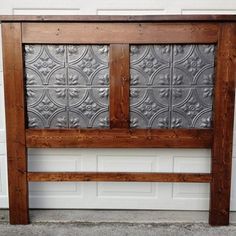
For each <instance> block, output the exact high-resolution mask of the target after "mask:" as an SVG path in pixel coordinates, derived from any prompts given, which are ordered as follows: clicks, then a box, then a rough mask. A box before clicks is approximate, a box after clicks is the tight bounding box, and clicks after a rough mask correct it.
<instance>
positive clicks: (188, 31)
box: [22, 23, 218, 44]
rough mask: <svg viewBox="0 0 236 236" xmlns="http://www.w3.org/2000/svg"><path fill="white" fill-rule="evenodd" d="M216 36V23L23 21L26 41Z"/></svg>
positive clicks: (193, 39) (178, 40) (123, 40)
mask: <svg viewBox="0 0 236 236" xmlns="http://www.w3.org/2000/svg"><path fill="white" fill-rule="evenodd" d="M39 32H40V37H38V36H39ZM217 36H218V24H216V23H191V24H189V23H125V24H124V23H70V24H68V23H47V24H44V23H22V41H23V43H53V44H56V43H80V44H99V43H101V44H109V43H127V44H145V43H146V44H148V43H175V44H176V43H215V42H217V39H218V37H217Z"/></svg>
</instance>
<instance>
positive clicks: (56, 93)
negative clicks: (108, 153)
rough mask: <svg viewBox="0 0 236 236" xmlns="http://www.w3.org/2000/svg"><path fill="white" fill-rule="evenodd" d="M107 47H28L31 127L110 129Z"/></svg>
mask: <svg viewBox="0 0 236 236" xmlns="http://www.w3.org/2000/svg"><path fill="white" fill-rule="evenodd" d="M108 49H109V48H108V46H107V45H92V46H87V45H83V46H81V45H25V74H26V91H27V116H28V126H29V127H30V128H79V127H82V128H92V127H93V128H94V127H96V128H99V127H100V128H107V127H109V117H108V114H109V112H108V107H109V105H108V101H109V71H108Z"/></svg>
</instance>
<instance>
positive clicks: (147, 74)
mask: <svg viewBox="0 0 236 236" xmlns="http://www.w3.org/2000/svg"><path fill="white" fill-rule="evenodd" d="M130 57H131V61H130V67H131V84H130V125H131V127H133V128H209V127H211V125H212V124H211V123H212V97H213V84H214V58H215V45H213V44H209V45H190V44H186V45H183V44H181V45H177V44H176V45H174V44H173V45H132V46H131V48H130Z"/></svg>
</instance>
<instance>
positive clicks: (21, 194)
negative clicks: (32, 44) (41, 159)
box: [2, 23, 29, 224]
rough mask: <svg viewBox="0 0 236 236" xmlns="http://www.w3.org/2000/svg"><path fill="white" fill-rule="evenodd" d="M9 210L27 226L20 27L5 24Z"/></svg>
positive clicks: (14, 219)
mask: <svg viewBox="0 0 236 236" xmlns="http://www.w3.org/2000/svg"><path fill="white" fill-rule="evenodd" d="M2 36H3V69H4V87H5V108H6V130H7V161H8V182H9V209H10V223H11V224H28V223H29V212H28V183H27V150H26V143H25V107H24V90H25V89H24V79H23V78H24V73H23V69H24V68H23V53H22V42H21V24H20V23H3V24H2Z"/></svg>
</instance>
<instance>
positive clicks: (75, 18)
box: [0, 15, 236, 22]
mask: <svg viewBox="0 0 236 236" xmlns="http://www.w3.org/2000/svg"><path fill="white" fill-rule="evenodd" d="M0 21H2V22H6V21H20V22H27V21H28V22H53V21H57V22H64V21H67V22H137V21H143V22H171V21H177V22H185V21H187V22H194V21H197V22H204V21H213V22H215V21H216V22H217V21H236V15H142V16H140V15H136V16H135V15H130V16H114V15H103V16H102V15H63V16H62V15H15V16H13V15H0Z"/></svg>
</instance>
